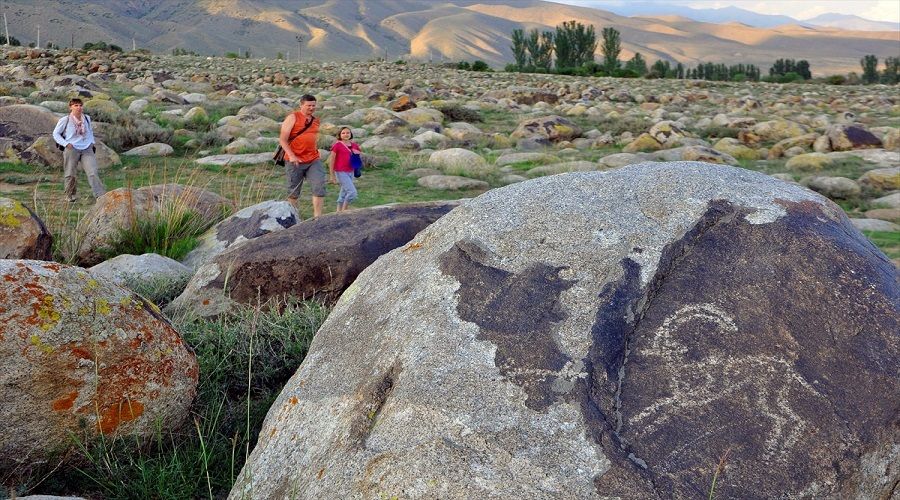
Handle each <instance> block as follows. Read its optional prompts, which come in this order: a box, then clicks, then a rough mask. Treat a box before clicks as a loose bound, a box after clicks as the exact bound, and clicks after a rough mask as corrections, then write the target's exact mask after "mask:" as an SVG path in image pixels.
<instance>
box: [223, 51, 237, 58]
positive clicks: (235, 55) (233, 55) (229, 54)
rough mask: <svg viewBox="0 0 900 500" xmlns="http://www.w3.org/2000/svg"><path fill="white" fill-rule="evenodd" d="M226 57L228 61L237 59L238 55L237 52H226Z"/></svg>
mask: <svg viewBox="0 0 900 500" xmlns="http://www.w3.org/2000/svg"><path fill="white" fill-rule="evenodd" d="M225 57H227V58H228V59H237V58H238V53H237V52H226V53H225Z"/></svg>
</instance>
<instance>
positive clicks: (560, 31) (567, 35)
mask: <svg viewBox="0 0 900 500" xmlns="http://www.w3.org/2000/svg"><path fill="white" fill-rule="evenodd" d="M569 23H571V26H570V25H569ZM574 30H575V21H565V22H564V23H562V24H560V25H558V26H557V27H556V36H555V37H554V38H553V50H554V51H555V52H556V69H557V71H558V70H561V69H565V68H574V67H575V66H576V64H575V40H574V38H575V37H574V33H573V32H574Z"/></svg>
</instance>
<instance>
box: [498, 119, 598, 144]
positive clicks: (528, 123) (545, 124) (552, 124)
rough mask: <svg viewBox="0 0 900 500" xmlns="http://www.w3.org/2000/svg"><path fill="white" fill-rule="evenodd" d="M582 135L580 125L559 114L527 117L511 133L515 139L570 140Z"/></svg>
mask: <svg viewBox="0 0 900 500" xmlns="http://www.w3.org/2000/svg"><path fill="white" fill-rule="evenodd" d="M580 135H581V129H579V128H578V125H575V123H573V122H571V121H569V120H568V119H567V118H563V117H561V116H557V115H550V116H540V117H536V118H526V119H524V120H522V121H521V122H519V125H518V126H517V127H516V129H515V130H513V133H512V134H510V137H512V138H513V139H519V138H528V137H538V138H544V139H547V140H549V141H551V142H559V141H568V140H571V139H574V138H576V137H578V136H580Z"/></svg>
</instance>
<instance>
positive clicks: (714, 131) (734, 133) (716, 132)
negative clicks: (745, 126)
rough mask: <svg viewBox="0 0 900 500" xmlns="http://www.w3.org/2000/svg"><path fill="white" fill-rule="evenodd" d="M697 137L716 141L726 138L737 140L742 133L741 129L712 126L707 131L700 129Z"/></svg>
mask: <svg viewBox="0 0 900 500" xmlns="http://www.w3.org/2000/svg"><path fill="white" fill-rule="evenodd" d="M696 133H697V135H699V136H700V137H714V138H716V139H723V138H725V137H731V138H733V139H737V137H738V134H739V133H740V129H736V128H731V127H724V126H719V125H710V126H709V127H706V128H705V129H700V130H697V131H696Z"/></svg>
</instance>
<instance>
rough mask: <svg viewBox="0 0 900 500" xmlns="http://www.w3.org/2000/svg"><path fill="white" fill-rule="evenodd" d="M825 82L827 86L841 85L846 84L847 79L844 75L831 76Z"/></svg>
mask: <svg viewBox="0 0 900 500" xmlns="http://www.w3.org/2000/svg"><path fill="white" fill-rule="evenodd" d="M825 81H826V82H827V83H828V84H829V85H843V84H845V83H847V77H846V76H844V75H831V76H829V77H828V78H827V79H826V80H825Z"/></svg>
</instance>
